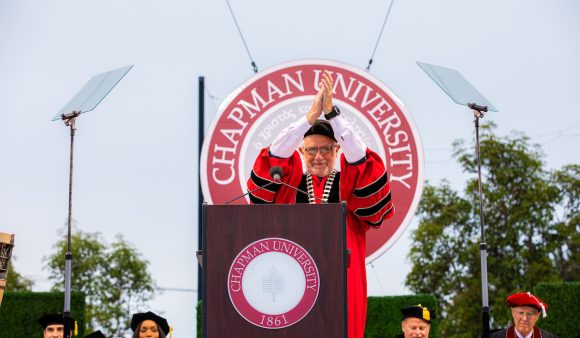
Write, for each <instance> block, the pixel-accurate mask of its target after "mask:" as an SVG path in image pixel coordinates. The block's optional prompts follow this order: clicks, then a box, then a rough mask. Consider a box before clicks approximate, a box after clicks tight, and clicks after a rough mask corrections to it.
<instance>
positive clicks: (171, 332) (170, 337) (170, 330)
mask: <svg viewBox="0 0 580 338" xmlns="http://www.w3.org/2000/svg"><path fill="white" fill-rule="evenodd" d="M169 338H173V327H171V326H170V327H169Z"/></svg>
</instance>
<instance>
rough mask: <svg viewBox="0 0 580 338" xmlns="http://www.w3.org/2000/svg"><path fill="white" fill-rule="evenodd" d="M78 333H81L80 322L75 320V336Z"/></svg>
mask: <svg viewBox="0 0 580 338" xmlns="http://www.w3.org/2000/svg"><path fill="white" fill-rule="evenodd" d="M78 334H79V323H77V321H76V320H75V332H74V335H75V336H78Z"/></svg>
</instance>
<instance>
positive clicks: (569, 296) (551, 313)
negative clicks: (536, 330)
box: [534, 282, 580, 337]
mask: <svg viewBox="0 0 580 338" xmlns="http://www.w3.org/2000/svg"><path fill="white" fill-rule="evenodd" d="M534 294H535V295H537V296H538V297H540V299H541V300H543V301H544V302H546V303H548V317H546V318H540V320H539V322H538V325H539V326H540V327H541V328H542V329H544V330H547V331H549V332H550V333H553V334H555V335H556V336H558V337H577V336H578V334H580V320H578V311H577V309H578V299H580V282H568V283H540V284H538V285H537V286H536V287H535V288H534Z"/></svg>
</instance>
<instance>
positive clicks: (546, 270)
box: [406, 124, 580, 338]
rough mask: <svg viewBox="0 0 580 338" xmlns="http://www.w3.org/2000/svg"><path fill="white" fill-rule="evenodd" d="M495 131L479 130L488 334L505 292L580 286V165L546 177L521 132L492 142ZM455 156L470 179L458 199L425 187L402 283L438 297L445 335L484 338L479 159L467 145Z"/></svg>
mask: <svg viewBox="0 0 580 338" xmlns="http://www.w3.org/2000/svg"><path fill="white" fill-rule="evenodd" d="M494 127H495V126H494V125H493V124H486V125H484V126H482V135H481V161H482V181H483V194H484V218H485V237H486V242H487V244H488V274H489V276H488V279H489V300H490V307H491V316H492V327H502V326H506V325H507V324H508V321H509V319H510V318H509V312H507V311H506V310H505V305H504V304H505V297H506V296H507V295H508V294H510V293H512V292H515V291H528V290H530V291H531V290H532V289H533V286H534V285H536V284H537V283H539V282H557V281H571V280H578V277H579V273H580V267H579V265H578V262H580V260H579V258H580V257H579V254H580V253H579V250H578V248H579V246H580V235H579V233H580V212H579V210H580V208H579V203H580V202H579V196H580V166H579V165H576V164H571V165H567V166H565V167H564V168H562V169H561V170H557V171H549V170H547V169H546V168H544V163H543V162H542V153H541V149H540V148H539V146H534V145H531V144H530V143H529V139H528V138H527V137H525V136H523V135H521V134H513V135H511V136H507V137H498V136H496V135H494V134H493V129H494ZM454 149H455V156H456V158H457V159H458V160H459V163H460V164H461V166H462V167H463V170H464V171H466V172H468V173H470V174H472V177H473V179H470V180H469V181H468V182H467V183H466V187H465V191H464V194H460V193H458V192H456V191H454V190H453V189H452V188H451V187H450V185H449V183H448V182H446V181H443V182H442V183H441V184H440V185H438V186H435V185H431V184H429V183H427V184H426V185H425V188H424V193H423V198H422V200H421V202H420V205H419V209H418V217H419V227H418V229H417V230H416V231H414V233H413V246H412V249H411V251H410V253H409V258H410V260H411V261H412V264H413V267H412V270H411V272H410V273H409V275H408V276H407V279H406V284H407V286H409V287H410V289H411V290H413V291H415V292H420V293H433V294H435V295H436V296H437V298H438V301H439V304H440V307H441V310H442V314H443V318H442V321H441V327H440V330H441V331H440V332H441V335H442V336H446V337H469V338H472V337H478V336H480V335H481V324H480V323H481V281H480V276H481V273H480V272H481V266H480V256H479V243H480V227H479V200H478V186H477V162H476V158H475V154H474V147H473V146H470V147H469V148H466V147H465V146H464V142H455V143H454Z"/></svg>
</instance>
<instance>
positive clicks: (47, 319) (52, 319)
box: [37, 313, 75, 330]
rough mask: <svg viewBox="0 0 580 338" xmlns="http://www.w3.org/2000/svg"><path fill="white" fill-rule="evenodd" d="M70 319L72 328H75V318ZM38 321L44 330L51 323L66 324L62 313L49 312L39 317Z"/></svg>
mask: <svg viewBox="0 0 580 338" xmlns="http://www.w3.org/2000/svg"><path fill="white" fill-rule="evenodd" d="M70 320H71V328H72V329H74V328H75V327H74V323H75V320H74V319H73V318H70ZM37 322H38V324H40V326H42V329H43V330H44V329H46V327H47V326H49V325H64V317H63V316H62V314H57V313H49V314H46V315H44V316H42V317H40V318H38V321H37Z"/></svg>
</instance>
